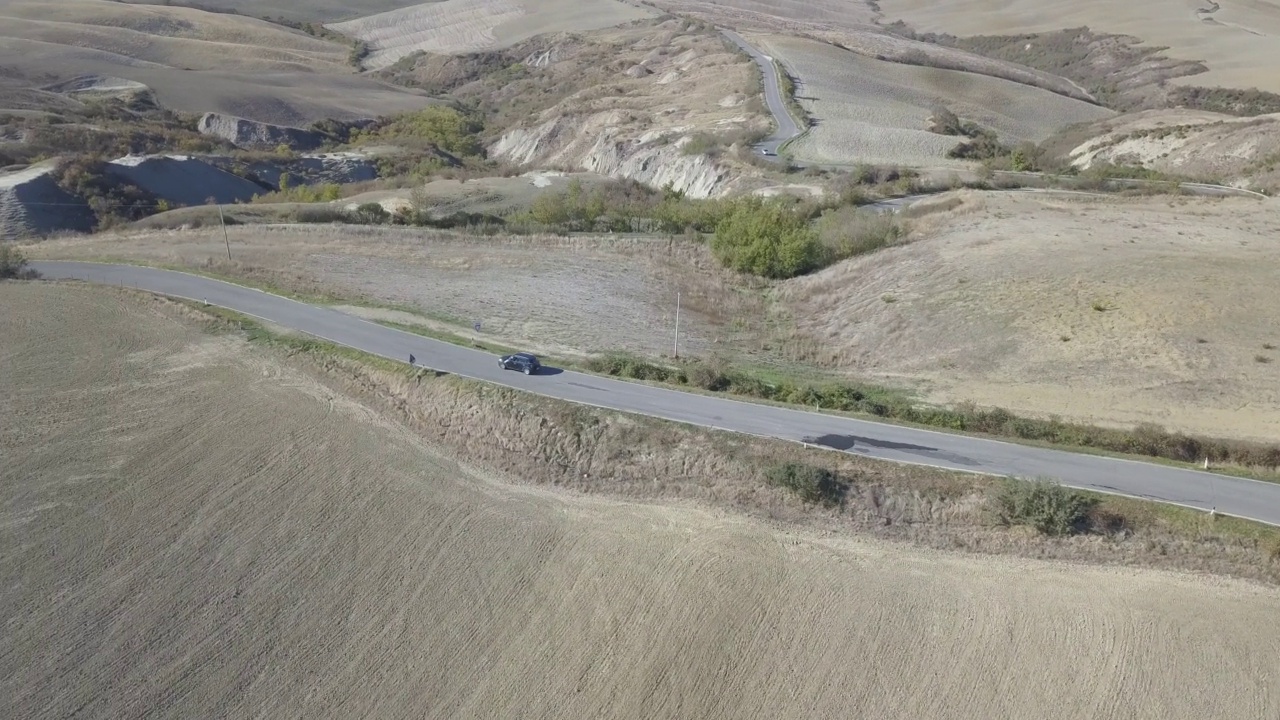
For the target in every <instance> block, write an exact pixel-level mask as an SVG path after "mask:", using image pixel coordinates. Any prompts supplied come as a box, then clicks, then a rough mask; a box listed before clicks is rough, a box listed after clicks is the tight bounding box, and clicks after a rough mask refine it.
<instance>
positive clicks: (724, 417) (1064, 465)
mask: <svg viewBox="0 0 1280 720" xmlns="http://www.w3.org/2000/svg"><path fill="white" fill-rule="evenodd" d="M32 267H33V268H34V269H35V270H37V271H39V272H40V273H42V274H43V275H44V276H45V277H47V278H52V279H77V280H87V281H90V282H95V283H104V284H109V285H121V286H127V287H133V288H139V289H143V290H148V291H151V292H155V293H160V294H163V295H171V296H175V297H182V298H187V299H191V300H196V301H205V302H208V303H210V304H212V305H218V306H221V307H225V308H229V309H231V310H235V311H237V312H241V313H244V314H246V315H252V316H254V317H257V318H261V319H263V320H268V321H270V322H272V323H275V324H277V325H281V326H284V327H287V328H292V329H294V330H298V331H301V332H304V333H307V334H310V335H314V336H316V337H320V338H324V339H326V340H329V341H331V342H334V343H338V344H341V345H347V346H350V347H353V348H357V349H359V350H363V351H365V352H369V353H373V354H375V355H381V356H383V357H386V358H390V359H392V360H403V361H405V362H406V363H407V362H408V358H409V354H410V353H412V354H413V355H414V356H415V357H416V359H417V361H418V364H419V365H422V366H425V367H429V368H432V369H435V370H441V371H444V372H449V373H453V374H456V375H461V376H464V377H469V378H474V379H477V380H484V381H487V382H492V383H497V384H501V385H506V386H509V387H513V388H517V389H520V390H527V391H530V392H534V393H538V394H541V395H545V396H548V397H553V398H558V399H561V400H568V401H570V402H576V403H583V404H587V405H594V406H598V407H603V408H610V409H613V410H620V411H623V412H632V413H639V414H643V415H649V416H652V417H657V418H664V419H666V420H674V421H676V422H684V423H690V424H693V425H701V426H704V427H711V428H719V429H722V430H729V431H733V432H740V433H747V434H751V435H759V436H766V437H774V438H781V439H784V440H794V441H801V442H806V443H810V444H814V445H821V446H825V447H828V448H832V449H836V450H841V451H844V452H850V453H855V454H858V455H865V456H867V457H874V458H880V459H883V460H892V461H896V462H904V463H916V464H924V465H933V466H937V467H942V468H949V469H953V470H965V471H972V472H981V473H991V474H997V475H1009V476H1015V477H1024V478H1036V477H1043V478H1052V479H1055V480H1057V481H1059V482H1061V483H1063V484H1065V485H1069V486H1072V487H1077V488H1084V489H1088V490H1097V491H1101V492H1109V493H1117V494H1122V495H1129V496H1133V497H1140V498H1147V499H1151V500H1161V501H1164V502H1171V503H1176V504H1179V505H1185V506H1188V507H1193V508H1200V509H1203V510H1209V509H1212V508H1216V509H1217V511H1218V512H1220V513H1225V514H1230V515H1236V516H1239V517H1244V518H1250V519H1253V520H1258V521H1261V522H1265V523H1269V524H1272V525H1280V484H1274V483H1265V482H1261V481H1255V480H1246V479H1242V478H1234V477H1229V476H1224V475H1216V474H1213V473H1208V472H1201V471H1196V470H1187V469H1181V468H1173V467H1167V466H1162V465H1154V464H1150V463H1143V462H1137V461H1132V460H1119V459H1113V458H1105V457H1097V456H1092V455H1083V454H1077V453H1070V452H1065V451H1060V450H1049V449H1043V448H1034V447H1027V446H1023V445H1016V444H1013V443H1005V442H1000V441H996V440H988V439H984V438H975V437H968V436H964V435H953V434H949V433H941V432H934V431H929V430H919V429H915V428H907V427H899V426H896V425H887V424H882V423H876V422H870V421H865V420H855V419H851V418H846V417H840V416H835V415H824V414H821V413H817V412H805V411H801V410H792V409H787V408H780V407H773V406H768V405H757V404H752V403H746V402H739V401H736V400H730V399H727V398H723V397H710V396H706V395H697V394H693V393H683V392H679V391H677V390H668V389H664V388H658V387H652V386H648V385H641V384H639V383H632V382H626V381H622V380H614V379H610V378H605V377H599V376H595V375H585V374H582V373H577V372H570V371H561V370H558V369H555V368H547V369H546V371H545V373H544V374H540V375H532V376H525V375H522V374H520V373H517V372H512V371H506V370H501V369H500V368H498V366H497V359H496V358H495V357H494V356H492V355H490V354H488V353H484V352H480V351H478V350H473V349H469V348H465V347H459V346H456V345H451V344H448V343H444V342H440V341H436V340H431V339H428V338H424V337H420V336H417V335H413V334H411V333H406V332H401V331H399V330H394V329H392V328H388V327H384V326H382V325H378V324H376V323H373V322H369V321H366V320H362V319H360V318H356V317H353V316H351V315H346V314H344V313H341V312H338V311H337V310H331V309H329V308H324V307H318V306H314V305H308V304H305V303H301V302H297V301H294V300H290V299H288V298H284V297H280V296H277V295H272V294H269V293H265V292H262V291H260V290H254V289H251V288H246V287H242V286H240V285H234V284H231V283H226V282H222V281H218V280H212V279H209V278H205V277H200V276H197V275H188V274H185V273H180V272H174V271H171V270H158V269H154V268H145V267H135V266H128V265H105V264H96V263H78V262H36V263H32Z"/></svg>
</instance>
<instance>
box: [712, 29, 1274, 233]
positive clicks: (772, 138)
mask: <svg viewBox="0 0 1280 720" xmlns="http://www.w3.org/2000/svg"><path fill="white" fill-rule="evenodd" d="M1215 10H1216V8H1215ZM719 30H720V34H721V35H724V36H725V37H726V38H728V39H729V41H730V42H732V43H733V44H734V45H736V46H738V47H739V48H740V49H741V50H742V51H743V52H745V53H747V54H748V55H750V56H751V59H752V60H754V61H755V63H756V65H757V66H758V67H759V68H760V74H761V75H762V76H763V77H764V100H765V105H767V106H768V108H769V113H770V114H771V115H773V121H774V124H775V125H776V126H777V127H776V128H775V129H774V131H773V134H771V135H769V137H767V138H765V139H764V140H762V141H760V142H759V143H756V145H755V148H756V150H760V151H765V152H766V153H767V154H771V155H772V156H773V157H775V158H776V157H777V153H778V149H779V148H781V147H782V146H783V145H785V144H786V143H787V141H789V140H791V139H793V138H795V137H797V136H798V135H800V133H801V129H800V126H799V125H797V124H796V120H795V117H793V116H792V115H791V112H790V111H788V110H787V104H786V101H785V100H783V98H782V90H781V88H779V87H778V73H777V71H776V70H775V69H774V66H773V60H774V58H772V57H770V56H768V55H765V54H764V53H763V52H761V51H760V50H759V49H758V48H756V47H755V46H753V45H751V44H750V43H748V42H747V41H746V40H745V39H743V37H742V36H741V35H739V34H738V33H736V32H734V31H732V30H729V29H727V28H719ZM792 164H794V165H796V166H799V167H819V168H825V169H839V167H840V166H837V165H829V164H818V163H809V164H808V165H806V164H805V163H800V162H796V161H795V160H794V159H793V160H792ZM957 174H961V175H964V174H965V173H957ZM996 174H997V175H999V176H1000V177H1003V178H1005V179H1006V180H1024V181H1025V180H1031V181H1035V180H1040V179H1044V178H1046V177H1050V176H1049V175H1047V174H1045V173H1040V172H1014V171H1004V170H998V171H996ZM967 175H968V176H967V177H964V179H965V180H967V181H974V180H977V179H978V174H977V173H976V172H969V173H967ZM1063 179H1065V180H1067V181H1071V180H1072V178H1070V177H1064V178H1063ZM1107 182H1109V183H1111V184H1112V185H1122V186H1128V187H1145V186H1149V185H1155V184H1167V183H1156V182H1152V181H1149V180H1142V179H1136V178H1115V179H1112V180H1108V181H1107ZM1178 187H1179V189H1180V190H1181V191H1183V192H1185V193H1187V194H1189V195H1200V196H1204V197H1229V196H1235V197H1252V198H1258V199H1265V198H1266V197H1267V196H1266V195H1264V194H1262V193H1260V192H1255V191H1253V190H1245V189H1243V188H1236V187H1231V186H1229V185H1213V184H1209V183H1194V182H1184V183H1179V184H1178ZM939 192H943V191H941V190H940V191H939ZM933 194H936V193H926V194H922V195H912V196H910V197H905V198H891V199H889V200H885V201H882V202H879V203H875V204H874V205H872V206H871V209H873V210H879V211H885V210H889V211H894V212H896V211H898V210H901V209H902V208H905V207H907V206H908V205H910V204H911V203H913V202H915V201H917V200H921V199H924V198H926V197H929V196H930V195H933Z"/></svg>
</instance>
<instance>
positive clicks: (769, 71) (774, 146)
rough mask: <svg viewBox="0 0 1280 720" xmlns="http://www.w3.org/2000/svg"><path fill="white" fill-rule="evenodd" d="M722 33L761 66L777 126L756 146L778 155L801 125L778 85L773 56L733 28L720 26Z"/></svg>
mask: <svg viewBox="0 0 1280 720" xmlns="http://www.w3.org/2000/svg"><path fill="white" fill-rule="evenodd" d="M720 34H722V35H724V36H725V37H727V38H729V41H730V42H732V43H733V44H734V45H737V46H738V47H739V48H741V49H742V51H743V52H745V53H746V54H748V55H750V56H751V59H752V60H755V61H756V65H757V66H758V67H759V68H760V74H761V75H763V76H764V102H765V105H767V106H769V113H770V114H771V115H773V122H774V124H775V125H777V127H776V128H774V131H773V134H772V135H770V136H769V137H767V138H765V139H764V140H762V141H761V142H759V143H756V146H755V147H756V149H757V150H765V151H768V152H770V153H773V154H775V155H776V154H777V152H778V148H780V147H782V144H783V143H785V142H786V141H788V140H790V139H791V138H793V137H795V136H797V135H799V134H800V126H799V125H797V124H796V119H795V118H794V117H792V116H791V113H790V112H789V111H788V110H787V104H786V102H785V101H783V99H782V90H781V89H780V88H779V87H778V73H777V71H776V70H774V67H773V58H771V57H769V56H768V55H765V54H764V53H762V52H760V51H759V50H757V49H756V48H755V47H753V46H752V45H751V44H750V43H748V42H747V41H746V40H743V39H742V36H741V35H739V34H738V33H736V32H734V31H732V30H726V29H724V28H720Z"/></svg>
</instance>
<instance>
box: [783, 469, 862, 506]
mask: <svg viewBox="0 0 1280 720" xmlns="http://www.w3.org/2000/svg"><path fill="white" fill-rule="evenodd" d="M764 476H765V480H766V481H767V482H768V483H769V484H770V485H773V486H775V487H781V488H785V489H787V490H789V491H791V492H792V493H795V495H796V496H797V497H799V498H800V499H801V500H803V501H804V502H806V503H810V504H812V505H823V506H826V507H838V506H839V505H840V504H841V503H843V502H844V498H845V495H846V494H848V492H849V482H848V481H846V480H843V479H841V477H840V476H839V475H838V474H837V473H835V472H833V471H831V470H829V469H827V468H823V467H817V466H815V465H809V464H806V463H798V462H788V463H782V464H780V465H772V466H770V467H768V468H766V469H765V471H764Z"/></svg>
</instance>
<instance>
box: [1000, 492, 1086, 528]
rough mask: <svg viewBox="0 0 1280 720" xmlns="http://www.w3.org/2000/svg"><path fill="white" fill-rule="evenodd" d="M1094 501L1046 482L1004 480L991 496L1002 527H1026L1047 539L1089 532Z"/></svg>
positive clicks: (1081, 494)
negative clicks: (1087, 530)
mask: <svg viewBox="0 0 1280 720" xmlns="http://www.w3.org/2000/svg"><path fill="white" fill-rule="evenodd" d="M1096 504H1097V500H1095V499H1093V498H1090V497H1088V496H1087V495H1084V494H1083V493H1079V492H1076V491H1074V490H1071V489H1069V488H1065V487H1063V486H1061V485H1057V484H1055V483H1052V482H1046V481H1040V480H1036V481H1031V482H1028V481H1024V480H1014V479H1012V478H1010V479H1006V480H1005V481H1004V482H1002V483H1001V484H1000V485H999V487H998V488H997V489H996V491H995V492H994V493H993V494H992V496H991V510H992V512H993V514H994V515H995V517H996V519H997V521H998V522H1000V523H1001V524H1003V525H1026V526H1029V527H1033V528H1035V529H1036V530H1038V531H1039V532H1041V533H1043V534H1045V535H1050V536H1061V535H1070V534H1073V533H1077V532H1082V531H1084V530H1086V529H1088V526H1089V523H1088V519H1089V512H1090V510H1092V509H1093V507H1094V506H1095V505H1096Z"/></svg>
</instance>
